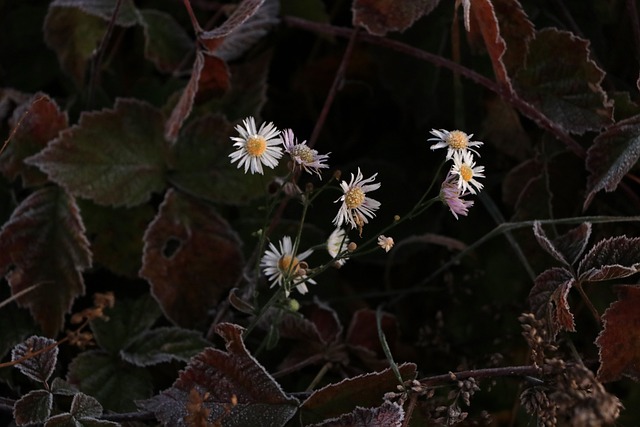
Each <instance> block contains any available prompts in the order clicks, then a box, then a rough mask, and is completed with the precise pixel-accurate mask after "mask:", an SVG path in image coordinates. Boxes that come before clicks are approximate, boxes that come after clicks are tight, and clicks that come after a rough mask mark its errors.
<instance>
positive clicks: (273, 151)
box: [229, 117, 282, 174]
mask: <svg viewBox="0 0 640 427" xmlns="http://www.w3.org/2000/svg"><path fill="white" fill-rule="evenodd" d="M236 130H237V131H238V133H239V134H240V136H239V137H233V136H232V137H231V140H232V141H235V142H234V144H233V146H234V147H235V148H236V151H234V152H233V153H231V154H229V157H231V163H234V162H238V168H242V166H244V172H245V173H247V171H249V169H251V173H259V174H263V173H264V172H263V170H262V165H265V166H268V167H270V168H271V169H273V168H275V167H276V166H277V165H278V159H280V157H282V148H280V147H278V145H280V144H282V139H280V131H279V130H278V129H276V127H275V126H274V125H273V123H271V122H269V123H263V124H262V125H260V129H258V130H256V122H255V119H254V118H253V117H248V118H246V119H244V120H243V121H242V126H240V125H238V126H236Z"/></svg>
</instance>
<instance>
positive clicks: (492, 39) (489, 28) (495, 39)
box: [471, 0, 513, 92]
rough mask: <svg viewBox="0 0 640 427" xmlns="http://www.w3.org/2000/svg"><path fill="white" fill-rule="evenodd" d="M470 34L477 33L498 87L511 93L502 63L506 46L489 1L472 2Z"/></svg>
mask: <svg viewBox="0 0 640 427" xmlns="http://www.w3.org/2000/svg"><path fill="white" fill-rule="evenodd" d="M471 16H472V17H471V33H472V34H473V33H474V32H479V33H480V34H481V35H482V39H483V40H484V45H485V47H486V49H487V52H488V53H489V57H490V58H491V64H492V65H493V73H494V74H495V76H496V80H497V82H498V84H500V86H502V87H503V88H504V89H506V90H508V91H509V92H511V91H512V90H513V88H512V86H511V79H510V78H509V76H508V75H507V69H506V67H505V65H504V62H503V61H502V57H503V56H504V54H505V52H506V50H507V44H506V43H505V41H504V39H503V38H502V36H501V35H500V26H499V24H498V18H497V17H496V13H495V10H494V8H493V5H492V4H491V1H490V0H474V1H473V7H472V8H471Z"/></svg>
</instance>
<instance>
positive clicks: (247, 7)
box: [198, 0, 265, 52]
mask: <svg viewBox="0 0 640 427" xmlns="http://www.w3.org/2000/svg"><path fill="white" fill-rule="evenodd" d="M264 1H265V0H243V1H242V2H241V3H240V4H238V6H237V7H236V8H235V9H234V11H233V13H232V14H231V16H229V18H228V19H227V20H226V21H224V22H223V23H222V25H220V26H219V27H218V28H215V29H213V30H211V31H203V32H201V33H200V34H199V36H198V40H200V42H202V44H203V45H204V46H205V47H206V48H207V50H208V51H209V52H214V51H215V50H216V49H217V48H218V47H219V46H220V45H221V44H222V43H223V42H224V40H225V38H226V37H228V36H229V35H230V34H231V33H233V32H234V31H236V30H237V29H238V27H240V26H241V25H242V24H243V23H244V22H245V21H246V20H248V19H249V18H251V17H252V16H253V15H254V14H255V13H256V12H257V10H258V9H259V8H260V6H262V3H264Z"/></svg>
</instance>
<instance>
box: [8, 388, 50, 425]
mask: <svg viewBox="0 0 640 427" xmlns="http://www.w3.org/2000/svg"><path fill="white" fill-rule="evenodd" d="M51 408H53V394H51V393H50V392H49V391H47V390H32V391H30V392H29V393H27V394H25V395H24V396H22V397H21V398H20V400H18V401H17V402H16V403H15V405H13V418H14V419H15V422H16V425H19V426H24V425H29V424H39V423H44V422H45V421H46V420H47V418H49V416H50V415H51Z"/></svg>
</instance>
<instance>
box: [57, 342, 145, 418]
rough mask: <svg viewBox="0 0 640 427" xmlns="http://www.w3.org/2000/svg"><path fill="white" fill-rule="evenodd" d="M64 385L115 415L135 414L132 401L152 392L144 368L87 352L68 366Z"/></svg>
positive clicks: (109, 356) (107, 355) (111, 357)
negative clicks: (92, 399) (91, 399)
mask: <svg viewBox="0 0 640 427" xmlns="http://www.w3.org/2000/svg"><path fill="white" fill-rule="evenodd" d="M67 381H69V383H71V384H73V385H75V386H77V387H78V388H79V389H80V390H81V391H82V392H84V393H86V394H88V395H90V396H93V397H95V398H96V399H98V402H100V404H101V405H102V406H103V407H104V408H105V409H109V410H112V411H117V412H128V411H133V410H135V403H134V402H135V401H136V400H138V399H147V398H148V397H149V396H151V394H152V392H153V379H152V377H151V374H150V373H149V371H148V370H147V369H145V368H138V367H137V366H133V365H130V364H128V363H125V362H123V361H122V359H120V358H119V357H118V356H117V355H109V354H107V353H105V352H103V351H99V350H90V351H85V352H83V353H80V355H79V356H77V357H76V358H75V359H73V361H72V362H71V363H70V364H69V372H68V373H67Z"/></svg>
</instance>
